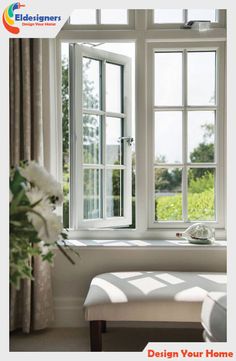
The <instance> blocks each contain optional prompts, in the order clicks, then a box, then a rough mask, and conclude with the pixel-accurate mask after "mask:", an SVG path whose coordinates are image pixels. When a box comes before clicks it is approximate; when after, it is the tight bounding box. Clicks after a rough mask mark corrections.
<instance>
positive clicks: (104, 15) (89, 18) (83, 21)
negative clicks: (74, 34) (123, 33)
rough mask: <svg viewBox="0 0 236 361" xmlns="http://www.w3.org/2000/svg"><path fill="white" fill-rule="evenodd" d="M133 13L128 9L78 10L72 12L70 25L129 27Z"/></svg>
mask: <svg viewBox="0 0 236 361" xmlns="http://www.w3.org/2000/svg"><path fill="white" fill-rule="evenodd" d="M131 19H132V13H130V11H128V10H127V9H97V10H96V9H76V10H74V11H73V12H72V14H71V16H70V19H69V24H70V25H79V26H80V25H82V26H83V25H87V26H88V25H92V26H93V25H106V26H107V25H118V26H121V25H126V26H127V25H128V24H129V22H130V21H131Z"/></svg>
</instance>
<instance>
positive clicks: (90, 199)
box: [84, 169, 101, 219]
mask: <svg viewBox="0 0 236 361" xmlns="http://www.w3.org/2000/svg"><path fill="white" fill-rule="evenodd" d="M100 197H101V195H100V170H99V169H84V219H95V218H100V217H101V214H100V208H101V207H100V205H101V202H100Z"/></svg>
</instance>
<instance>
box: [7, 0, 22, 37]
mask: <svg viewBox="0 0 236 361" xmlns="http://www.w3.org/2000/svg"><path fill="white" fill-rule="evenodd" d="M22 7H25V5H23V4H20V3H13V4H11V5H10V6H8V7H7V8H6V9H5V10H4V12H3V16H2V21H3V25H4V26H5V28H6V29H7V30H8V31H9V32H10V33H12V34H19V32H20V29H19V28H18V27H17V26H14V24H15V21H14V11H15V10H18V9H20V8H22Z"/></svg>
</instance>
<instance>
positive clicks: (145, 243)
mask: <svg viewBox="0 0 236 361" xmlns="http://www.w3.org/2000/svg"><path fill="white" fill-rule="evenodd" d="M66 242H67V243H68V245H70V246H73V247H78V248H84V247H86V248H91V249H102V248H103V249H104V248H105V249H114V248H115V249H134V248H137V249H148V248H152V249H153V248H156V249H163V248H164V249H168V248H170V249H179V250H181V249H191V248H192V249H193V248H194V249H195V248H197V249H204V250H208V249H209V250H210V249H212V248H214V250H224V249H225V248H226V246H227V242H226V241H225V240H217V241H215V242H214V243H212V244H207V245H197V244H191V243H189V242H187V241H185V240H152V241H151V240H150V241H149V240H72V239H69V240H67V241H66Z"/></svg>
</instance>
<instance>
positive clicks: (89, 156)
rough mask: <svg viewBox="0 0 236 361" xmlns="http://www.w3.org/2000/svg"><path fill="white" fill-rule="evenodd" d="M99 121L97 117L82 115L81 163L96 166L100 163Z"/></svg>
mask: <svg viewBox="0 0 236 361" xmlns="http://www.w3.org/2000/svg"><path fill="white" fill-rule="evenodd" d="M100 138H101V120H100V117H99V116H97V115H89V114H84V115H83V156H84V159H83V162H84V163H87V164H98V163H100V162H101V151H100V148H101V144H100Z"/></svg>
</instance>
